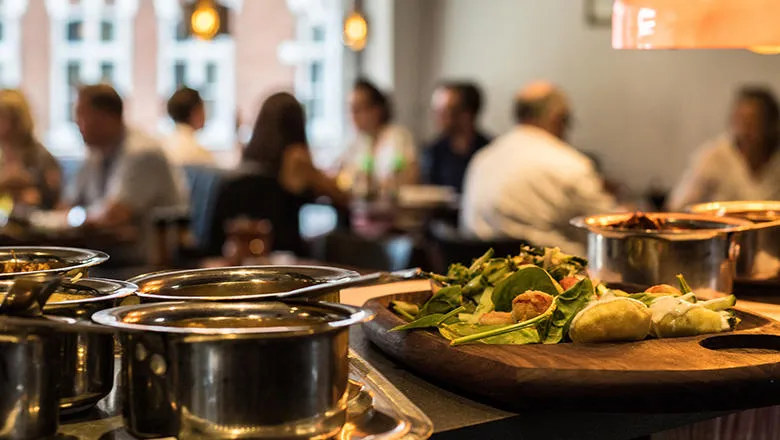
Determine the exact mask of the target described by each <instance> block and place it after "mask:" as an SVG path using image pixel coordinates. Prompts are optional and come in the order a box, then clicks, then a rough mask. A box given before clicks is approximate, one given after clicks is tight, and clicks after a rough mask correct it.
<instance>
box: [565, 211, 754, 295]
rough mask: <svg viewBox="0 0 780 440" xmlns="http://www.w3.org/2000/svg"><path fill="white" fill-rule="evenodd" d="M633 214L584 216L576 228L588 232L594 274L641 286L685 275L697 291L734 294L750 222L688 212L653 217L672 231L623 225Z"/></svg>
mask: <svg viewBox="0 0 780 440" xmlns="http://www.w3.org/2000/svg"><path fill="white" fill-rule="evenodd" d="M632 215H633V214H631V213H626V214H607V215H595V216H590V217H578V218H575V219H573V220H572V221H571V223H572V224H573V225H574V226H577V227H579V228H583V229H586V230H587V231H588V271H589V272H590V274H591V276H593V277H594V278H596V279H599V280H601V281H604V282H611V283H630V284H639V285H653V284H661V283H667V284H676V282H677V281H676V279H675V276H676V275H677V274H683V275H685V279H686V280H687V281H688V284H689V285H690V286H691V287H692V288H694V289H696V288H712V289H716V290H719V291H723V292H730V291H731V288H732V285H733V281H734V273H735V263H736V257H737V252H738V249H739V244H738V243H739V240H740V239H741V237H740V235H739V234H740V232H742V231H745V230H747V229H748V228H750V227H751V225H752V223H751V222H749V221H747V220H742V219H736V218H728V217H716V216H708V215H702V214H685V213H647V214H645V215H647V216H648V217H650V218H652V219H657V220H662V221H664V222H666V224H668V225H671V226H674V227H675V229H672V230H636V229H625V228H621V227H619V226H618V224H620V223H621V222H624V221H626V220H628V219H629V218H631V216H632Z"/></svg>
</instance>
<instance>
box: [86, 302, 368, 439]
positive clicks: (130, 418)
mask: <svg viewBox="0 0 780 440" xmlns="http://www.w3.org/2000/svg"><path fill="white" fill-rule="evenodd" d="M370 318H371V315H370V314H369V313H368V312H366V311H364V310H361V309H358V308H355V307H350V306H345V305H337V304H328V303H313V302H304V301H286V302H258V303H220V302H213V301H212V302H197V301H196V302H179V303H154V304H143V305H138V306H127V307H119V308H116V309H110V310H104V311H101V312H98V313H96V314H95V315H94V316H93V320H94V321H96V322H98V323H99V324H103V325H105V326H109V327H114V328H116V329H118V330H120V331H121V332H122V336H121V337H122V343H123V346H124V352H123V356H122V369H123V373H122V380H123V386H124V390H125V394H124V401H123V408H124V416H125V424H126V426H127V428H128V429H129V430H130V432H131V433H133V434H134V435H136V436H139V437H144V438H152V437H164V436H176V435H178V436H179V437H180V438H188V439H190V438H231V439H238V438H253V439H258V438H328V437H330V436H333V435H335V434H336V433H337V432H338V431H339V430H340V429H341V427H342V425H343V423H344V420H345V408H346V399H347V393H346V392H347V376H348V370H349V367H348V359H347V350H348V337H349V333H348V327H349V326H350V325H353V324H357V323H359V322H363V321H366V320H368V319H370Z"/></svg>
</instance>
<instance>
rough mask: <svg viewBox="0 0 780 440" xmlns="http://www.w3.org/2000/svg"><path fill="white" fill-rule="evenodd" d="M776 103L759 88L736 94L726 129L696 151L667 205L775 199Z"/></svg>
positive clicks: (779, 117)
mask: <svg viewBox="0 0 780 440" xmlns="http://www.w3.org/2000/svg"><path fill="white" fill-rule="evenodd" d="M778 130H780V107H778V102H777V99H776V98H775V96H774V94H773V93H772V92H771V91H770V90H768V89H766V88H762V87H745V88H742V89H741V90H739V91H738V92H737V95H736V98H735V100H734V104H733V106H732V109H731V115H730V120H729V132H728V133H727V134H724V135H721V136H719V137H718V138H716V139H715V140H712V141H710V142H708V143H707V144H705V145H704V146H703V147H701V148H700V149H698V150H697V151H696V152H695V153H694V155H693V157H692V160H691V162H690V164H689V165H688V168H687V169H686V170H685V172H684V173H683V175H682V178H681V179H680V181H679V182H678V184H677V185H676V186H675V188H674V189H673V190H672V193H671V194H670V196H669V200H668V208H669V209H670V210H681V209H683V208H685V207H686V206H687V205H691V204H695V203H704V202H716V201H728V200H764V199H774V198H777V197H780V182H779V181H778V179H780V177H779V176H778V174H780V173H779V171H780V169H778V165H780V164H779V163H778V161H779V160H780V157H778V154H777V149H778V140H779V138H780V136H779V134H780V133H779V132H778Z"/></svg>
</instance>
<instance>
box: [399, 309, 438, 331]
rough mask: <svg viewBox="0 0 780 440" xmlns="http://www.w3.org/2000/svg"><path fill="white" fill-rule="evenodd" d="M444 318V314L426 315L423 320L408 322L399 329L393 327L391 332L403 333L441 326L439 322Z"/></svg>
mask: <svg viewBox="0 0 780 440" xmlns="http://www.w3.org/2000/svg"><path fill="white" fill-rule="evenodd" d="M443 317H444V314H443V313H434V314H432V315H426V316H423V317H422V318H418V319H415V320H414V321H412V322H408V323H406V324H403V325H399V326H397V327H393V328H392V329H390V331H391V332H396V331H401V330H412V329H416V328H427V327H436V326H437V325H439V322H440V321H441V319H442V318H443Z"/></svg>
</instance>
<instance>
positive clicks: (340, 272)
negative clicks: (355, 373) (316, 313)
mask: <svg viewBox="0 0 780 440" xmlns="http://www.w3.org/2000/svg"><path fill="white" fill-rule="evenodd" d="M271 269H273V270H277V271H278V270H284V269H299V270H300V269H304V270H305V269H314V270H326V271H332V272H333V276H328V277H326V278H325V279H324V280H323V281H322V282H321V283H317V284H315V285H322V284H329V283H335V282H338V281H342V280H346V279H350V278H357V277H359V276H360V274H359V273H357V272H355V271H352V270H349V269H341V268H338V267H328V266H303V265H302V266H271V265H266V266H229V267H217V268H204V269H186V270H175V271H160V272H152V273H149V274H144V275H138V276H136V277H133V278H130V279H129V280H128V282H130V283H133V284H135V285H137V286H138V291H137V293H136V294H137V295H138V296H139V297H141V298H147V299H154V300H162V301H183V300H186V301H217V302H227V301H237V300H245V301H252V300H257V299H263V298H265V299H269V300H271V299H280V300H281V299H285V298H286V297H289V296H293V295H295V294H296V290H297V289H295V290H291V291H288V292H278V293H263V294H256V295H231V296H218V297H217V296H184V295H180V296H177V295H161V294H159V293H148V292H143V290H142V289H143V283H147V282H150V281H155V280H158V279H164V278H172V277H175V276H181V275H199V274H208V273H212V272H213V273H218V272H220V271H233V270H236V271H253V270H271Z"/></svg>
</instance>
